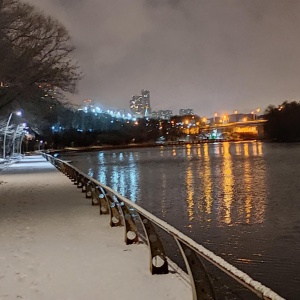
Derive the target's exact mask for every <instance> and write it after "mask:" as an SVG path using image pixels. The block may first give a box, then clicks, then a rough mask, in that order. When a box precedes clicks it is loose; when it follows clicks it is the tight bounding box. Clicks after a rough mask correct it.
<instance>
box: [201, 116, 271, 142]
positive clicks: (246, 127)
mask: <svg viewBox="0 0 300 300" xmlns="http://www.w3.org/2000/svg"><path fill="white" fill-rule="evenodd" d="M266 122H267V120H252V121H245V122H232V123H226V124H214V125H208V126H206V127H203V128H202V133H203V134H210V135H211V134H218V135H228V136H232V135H236V136H238V135H252V136H253V137H257V138H263V137H264V126H265V124H266Z"/></svg>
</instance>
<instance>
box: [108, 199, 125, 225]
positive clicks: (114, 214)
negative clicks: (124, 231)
mask: <svg viewBox="0 0 300 300" xmlns="http://www.w3.org/2000/svg"><path fill="white" fill-rule="evenodd" d="M106 199H107V202H108V204H109V215H110V222H109V224H110V226H111V227H117V226H122V217H121V215H120V212H119V209H118V207H117V203H116V202H115V201H114V199H113V198H112V196H111V195H109V194H106Z"/></svg>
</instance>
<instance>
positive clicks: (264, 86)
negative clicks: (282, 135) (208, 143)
mask: <svg viewBox="0 0 300 300" xmlns="http://www.w3.org/2000/svg"><path fill="white" fill-rule="evenodd" d="M27 2H30V3H31V4H34V5H36V6H37V5H38V6H39V7H40V8H41V9H42V10H44V12H45V13H47V14H51V15H53V16H54V17H56V18H57V19H59V20H60V21H61V22H62V23H63V24H64V25H65V26H66V28H67V29H68V30H69V32H70V34H71V36H72V38H73V43H74V45H75V47H76V48H77V50H76V53H75V56H76V59H77V60H78V62H79V65H80V67H81V70H82V72H83V73H84V75H85V77H84V79H82V81H81V82H80V84H79V93H78V95H76V96H75V97H73V100H72V101H74V102H75V103H81V102H82V101H83V100H84V99H87V98H90V99H92V100H93V101H94V102H96V103H99V104H101V105H102V106H103V108H106V109H108V108H127V109H128V108H129V100H130V99H131V97H132V95H134V94H139V93H140V91H141V89H143V88H144V89H148V90H150V96H151V106H152V109H153V110H158V109H172V110H173V113H178V109H180V108H193V109H194V110H195V113H196V114H198V115H200V116H211V115H212V114H213V113H214V112H219V113H232V112H233V111H234V110H238V111H241V112H250V111H251V110H254V109H256V108H258V107H260V108H261V109H262V110H263V109H265V108H266V107H267V106H268V105H269V104H276V105H277V104H280V103H281V102H283V101H284V100H289V101H291V100H297V101H298V100H299V95H300V17H299V16H300V1H299V0H295V1H293V0H281V1H278V0H205V1H203V0H202V1H201V0H27Z"/></svg>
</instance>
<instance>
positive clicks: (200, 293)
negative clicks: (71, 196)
mask: <svg viewBox="0 0 300 300" xmlns="http://www.w3.org/2000/svg"><path fill="white" fill-rule="evenodd" d="M43 156H44V157H45V158H46V159H47V160H48V161H50V162H51V163H52V164H53V165H54V166H55V167H56V168H58V169H59V170H60V171H61V172H63V173H64V174H65V175H67V176H68V177H69V178H70V179H71V180H72V181H73V183H74V184H75V185H77V187H78V188H81V190H82V192H83V193H85V197H86V198H89V199H91V203H92V205H98V206H99V207H100V215H101V214H109V215H110V225H111V226H112V227H115V226H122V225H124V228H125V243H126V244H133V243H137V242H138V241H139V236H140V233H139V232H138V229H137V224H136V220H137V217H138V219H139V220H140V223H141V225H142V227H143V229H144V234H145V236H146V240H147V243H148V246H149V249H150V270H151V272H152V274H166V273H168V259H167V256H166V254H165V250H164V247H163V242H162V239H161V236H160V234H158V233H157V230H156V229H155V228H157V227H158V228H160V229H162V230H163V231H164V232H165V233H167V234H168V235H170V236H171V237H173V238H174V240H175V242H176V244H177V246H178V248H179V250H180V253H181V255H182V257H183V260H184V262H185V265H186V269H187V272H188V275H189V277H190V284H191V287H192V292H193V300H196V299H197V300H200V299H201V300H202V299H217V296H216V288H215V284H214V282H213V281H212V280H211V277H210V275H209V272H208V271H207V266H208V265H213V266H214V267H216V268H217V269H218V270H219V271H221V272H222V273H223V274H227V275H228V276H229V277H231V278H232V279H233V280H234V281H235V282H236V283H238V284H239V285H242V286H244V287H245V288H246V289H247V290H248V291H250V292H251V294H252V296H253V295H256V296H257V298H258V299H272V300H279V299H284V298H282V297H281V296H279V295H278V294H277V293H275V292H274V291H272V290H271V289H270V288H268V287H266V286H264V285H263V284H261V283H260V282H258V281H255V280H254V279H252V278H251V277H250V276H249V275H247V274H246V273H244V272H242V271H240V270H239V269H237V268H236V267H234V266H232V265H231V264H229V263H228V262H226V261H225V260H224V259H222V258H221V257H219V256H217V255H216V254H214V253H213V252H211V251H209V250H208V249H206V248H205V247H203V246H201V245H199V244H197V243H196V242H195V241H194V240H192V239H191V238H189V237H188V236H186V235H184V234H183V233H182V232H180V231H179V230H177V229H176V228H174V227H173V226H171V225H169V224H168V223H166V222H165V221H163V220H161V219H159V218H157V217H155V216H154V215H152V214H151V213H149V212H148V211H146V210H145V209H143V208H142V207H140V206H138V205H137V204H135V203H133V202H132V201H130V200H129V199H127V198H125V197H123V196H122V195H120V194H119V193H117V192H116V191H114V190H113V189H111V188H110V187H108V186H105V185H103V184H102V183H101V182H99V181H97V180H96V179H94V178H92V177H90V176H88V175H87V174H85V173H83V172H81V171H80V170H79V169H77V168H76V167H74V166H72V165H70V164H69V163H67V162H65V161H63V160H60V159H58V158H54V157H53V156H51V155H48V154H43ZM234 294H235V293H234ZM222 299H233V298H232V297H230V298H229V297H227V296H226V295H225V294H223V295H222ZM234 299H245V298H241V297H240V296H238V297H235V298H234ZM247 299H248V297H247ZM251 299H252V298H251Z"/></svg>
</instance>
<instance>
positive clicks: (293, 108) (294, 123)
mask: <svg viewBox="0 0 300 300" xmlns="http://www.w3.org/2000/svg"><path fill="white" fill-rule="evenodd" d="M265 117H266V119H267V120H268V122H267V123H266V127H265V133H266V138H268V139H271V140H273V141H278V142H298V141H300V103H299V102H296V101H293V102H287V101H285V102H283V103H282V104H281V105H280V106H278V107H275V106H272V105H270V106H269V107H268V108H267V109H266V112H265Z"/></svg>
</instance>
